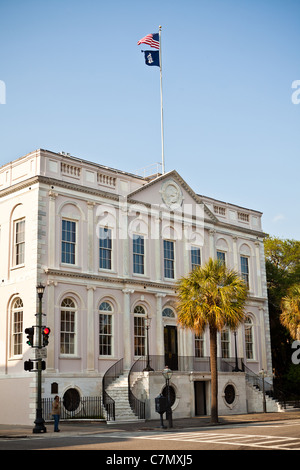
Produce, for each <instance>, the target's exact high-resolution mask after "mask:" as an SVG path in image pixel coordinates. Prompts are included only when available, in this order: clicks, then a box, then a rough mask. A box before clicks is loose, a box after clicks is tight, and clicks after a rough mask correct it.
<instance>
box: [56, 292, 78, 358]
mask: <svg viewBox="0 0 300 470" xmlns="http://www.w3.org/2000/svg"><path fill="white" fill-rule="evenodd" d="M75 320H76V305H75V302H74V301H73V300H72V299H70V298H66V299H64V300H63V301H62V303H61V311H60V352H61V354H75Z"/></svg>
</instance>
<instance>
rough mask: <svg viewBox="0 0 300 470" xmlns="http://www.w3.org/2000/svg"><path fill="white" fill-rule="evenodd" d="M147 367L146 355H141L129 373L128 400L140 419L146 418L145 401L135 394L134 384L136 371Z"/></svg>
mask: <svg viewBox="0 0 300 470" xmlns="http://www.w3.org/2000/svg"><path fill="white" fill-rule="evenodd" d="M145 367H146V359H145V358H144V357H140V358H139V359H138V360H137V361H135V363H134V364H133V365H132V367H131V369H130V371H129V374H128V401H129V404H130V407H131V409H132V411H133V412H134V414H135V415H136V416H137V417H138V418H139V419H145V402H144V401H142V400H139V399H138V398H137V397H136V396H135V394H134V393H133V386H134V382H135V380H136V374H135V372H142V371H143V369H144V368H145Z"/></svg>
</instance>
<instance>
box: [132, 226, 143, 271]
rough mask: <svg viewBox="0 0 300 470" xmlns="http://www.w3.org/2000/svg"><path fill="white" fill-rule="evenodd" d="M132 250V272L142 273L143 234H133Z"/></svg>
mask: <svg viewBox="0 0 300 470" xmlns="http://www.w3.org/2000/svg"><path fill="white" fill-rule="evenodd" d="M132 251H133V272H134V274H144V257H145V239H144V236H143V235H136V234H133V238H132Z"/></svg>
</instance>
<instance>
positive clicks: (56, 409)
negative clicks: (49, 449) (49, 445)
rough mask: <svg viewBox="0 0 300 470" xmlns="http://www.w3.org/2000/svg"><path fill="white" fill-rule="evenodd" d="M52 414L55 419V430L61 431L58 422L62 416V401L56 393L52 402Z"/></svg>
mask: <svg viewBox="0 0 300 470" xmlns="http://www.w3.org/2000/svg"><path fill="white" fill-rule="evenodd" d="M52 416H53V419H54V432H59V431H60V429H58V423H59V418H60V403H59V396H58V395H55V397H54V400H53V403H52Z"/></svg>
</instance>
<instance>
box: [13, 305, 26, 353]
mask: <svg viewBox="0 0 300 470" xmlns="http://www.w3.org/2000/svg"><path fill="white" fill-rule="evenodd" d="M11 319H12V343H11V355H12V356H19V355H21V354H22V352H23V302H22V300H21V299H20V298H19V297H18V298H17V299H15V300H14V301H13V303H12V308H11Z"/></svg>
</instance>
